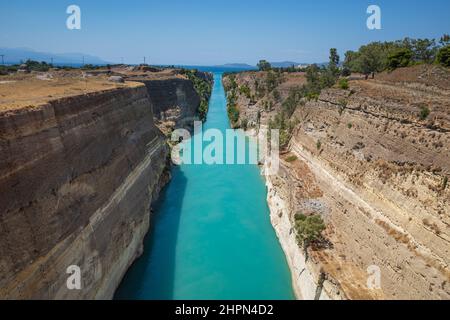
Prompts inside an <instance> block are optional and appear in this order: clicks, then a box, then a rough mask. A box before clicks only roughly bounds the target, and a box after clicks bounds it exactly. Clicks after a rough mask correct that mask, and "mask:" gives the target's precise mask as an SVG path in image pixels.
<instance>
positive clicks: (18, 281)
mask: <svg viewBox="0 0 450 320" xmlns="http://www.w3.org/2000/svg"><path fill="white" fill-rule="evenodd" d="M0 149H1V152H0V194H1V197H0V297H2V298H20V299H24V298H38V299H54V298H57V299H60V298H62V299H65V298H76V299H80V298H83V299H87V298H89V299H90V298H101V299H104V298H106V299H109V298H111V297H112V296H113V294H114V290H115V289H116V287H117V286H118V284H119V282H120V280H121V278H122V276H123V274H124V273H125V271H126V270H127V268H128V267H129V265H130V264H131V263H132V261H133V260H134V259H135V258H136V257H137V256H138V255H139V254H140V252H141V246H142V240H143V238H144V235H145V234H146V232H147V230H148V226H149V220H150V204H151V202H152V200H154V199H155V197H156V196H157V194H158V192H159V190H160V189H161V187H162V186H163V185H164V183H165V182H167V180H168V173H167V172H166V164H167V163H166V159H167V155H168V152H169V150H168V147H167V145H166V142H165V137H164V136H163V134H162V133H161V132H160V130H159V129H158V128H157V127H156V126H155V125H154V122H153V114H152V106H151V104H150V100H149V98H148V94H147V91H146V89H145V87H144V86H138V87H135V88H123V89H113V90H109V91H106V92H96V93H90V94H87V95H81V96H75V97H68V98H62V99H59V100H56V101H51V102H49V103H47V104H44V105H42V106H38V107H34V108H21V109H18V110H13V111H10V112H3V113H1V114H0ZM70 265H77V266H79V267H80V269H81V283H82V288H81V290H68V289H67V287H66V280H67V278H68V276H69V274H67V273H66V270H67V268H68V267H69V266H70Z"/></svg>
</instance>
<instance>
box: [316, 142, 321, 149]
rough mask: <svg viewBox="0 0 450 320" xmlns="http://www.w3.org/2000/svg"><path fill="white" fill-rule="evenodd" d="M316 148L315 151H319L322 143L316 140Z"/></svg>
mask: <svg viewBox="0 0 450 320" xmlns="http://www.w3.org/2000/svg"><path fill="white" fill-rule="evenodd" d="M316 148H317V150H320V149H321V148H322V142H320V140H317V143H316Z"/></svg>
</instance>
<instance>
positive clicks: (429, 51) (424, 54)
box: [411, 39, 436, 63]
mask: <svg viewBox="0 0 450 320" xmlns="http://www.w3.org/2000/svg"><path fill="white" fill-rule="evenodd" d="M411 44H412V52H413V59H414V60H415V61H422V62H426V63H430V62H432V61H433V60H434V57H435V55H436V42H435V41H434V39H417V40H412V41H411Z"/></svg>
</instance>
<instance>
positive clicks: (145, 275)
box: [114, 167, 187, 300]
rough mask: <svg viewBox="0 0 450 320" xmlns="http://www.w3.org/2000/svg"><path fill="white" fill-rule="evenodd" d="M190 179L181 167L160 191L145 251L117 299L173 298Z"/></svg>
mask: <svg viewBox="0 0 450 320" xmlns="http://www.w3.org/2000/svg"><path fill="white" fill-rule="evenodd" d="M186 184H187V179H186V177H185V175H184V174H183V172H182V171H181V169H180V168H179V167H173V168H172V180H171V181H170V182H169V184H168V185H167V186H166V187H165V188H164V189H163V190H162V191H161V194H160V196H159V199H158V200H157V201H156V203H155V204H154V206H153V208H154V210H153V214H152V215H151V217H150V229H149V232H148V233H147V235H146V237H145V239H144V253H143V254H142V256H141V257H140V258H139V259H137V260H136V261H135V262H134V263H133V265H132V266H131V267H130V269H129V270H128V272H127V273H126V274H125V276H124V278H123V280H122V282H121V284H120V286H119V288H118V289H117V290H116V293H115V295H114V299H119V300H120V299H122V300H125V299H149V300H166V299H167V300H170V299H173V298H174V296H173V293H174V292H173V289H174V276H175V267H176V247H177V238H178V227H179V223H180V214H181V206H182V203H183V197H184V194H185V190H186Z"/></svg>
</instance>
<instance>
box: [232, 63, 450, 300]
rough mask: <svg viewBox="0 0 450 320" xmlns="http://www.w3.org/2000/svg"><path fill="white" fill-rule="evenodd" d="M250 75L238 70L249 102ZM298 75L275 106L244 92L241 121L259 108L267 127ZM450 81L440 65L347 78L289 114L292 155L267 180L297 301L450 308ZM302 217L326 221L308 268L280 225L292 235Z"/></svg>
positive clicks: (291, 77) (285, 84)
mask: <svg viewBox="0 0 450 320" xmlns="http://www.w3.org/2000/svg"><path fill="white" fill-rule="evenodd" d="M252 77H254V78H256V79H258V75H257V74H256V75H255V74H251V73H244V74H242V75H238V76H237V77H236V81H237V83H238V84H239V85H242V84H244V83H245V84H247V86H249V87H250V88H252V89H253V91H252V92H254V93H255V91H254V88H255V85H254V82H252V80H251V79H252ZM294 77H299V75H298V74H294V75H289V74H284V79H282V81H281V84H279V85H278V87H277V88H278V91H279V93H280V96H281V97H280V99H279V102H276V101H273V104H272V107H271V108H267V107H265V106H267V105H268V104H267V103H266V102H265V100H269V99H272V97H270V96H269V95H267V94H265V95H264V97H261V98H260V99H257V101H255V102H256V103H255V102H253V103H249V102H248V100H247V98H246V97H242V95H240V96H239V97H238V106H239V108H240V113H241V115H242V116H244V117H247V118H248V119H249V120H252V119H254V114H255V109H256V110H257V111H258V110H259V112H260V113H261V114H260V116H259V118H260V120H259V123H257V122H256V121H255V123H256V126H257V127H259V126H263V125H267V123H268V121H269V119H271V118H272V117H273V116H274V115H275V114H276V113H278V112H280V110H281V108H282V102H283V101H284V100H285V98H286V97H287V95H288V93H287V92H286V87H291V88H292V87H295V86H298V85H301V84H302V80H298V79H294ZM259 79H260V81H261V82H262V81H263V80H264V78H262V79H261V78H259ZM448 79H449V72H448V70H446V69H442V68H436V67H429V66H418V67H413V68H408V69H400V70H397V71H395V72H394V73H392V74H382V75H379V76H377V77H376V78H375V80H368V81H364V80H355V81H350V89H349V90H342V89H338V88H332V89H328V90H324V91H323V92H322V94H321V95H320V97H319V99H318V100H317V101H308V102H305V103H304V104H300V105H299V106H298V107H297V108H296V110H295V112H294V113H293V115H292V117H291V118H290V119H291V120H296V123H297V124H296V126H295V128H294V130H293V132H292V138H291V139H290V142H289V144H288V147H287V152H289V153H288V154H287V155H286V156H283V157H282V162H281V168H280V171H279V173H278V174H277V175H275V176H267V177H266V178H267V181H268V182H267V184H268V187H269V194H268V203H269V205H270V207H271V215H272V222H273V225H274V227H275V230H276V231H277V234H278V235H279V238H280V242H281V243H282V245H283V249H284V250H285V253H286V255H287V257H288V261H289V262H290V265H291V271H292V275H293V280H294V287H295V288H296V289H297V290H296V291H297V295H298V296H299V297H300V298H306V299H312V298H319V297H320V298H326V297H329V298H333V299H338V298H347V299H450V270H449V263H450V260H449V259H450V216H449V212H450V189H449V186H448V185H447V181H448V178H446V177H448V176H449V175H450V161H449V155H450V136H449V126H450V125H449V110H450V91H449V90H450V87H449V85H450V82H449V81H448ZM226 81H227V80H226ZM255 95H256V93H255ZM425 108H426V109H428V110H429V111H430V113H429V115H427V116H426V117H424V115H423V113H422V112H421V111H422V110H424V109H425ZM288 156H290V157H291V158H289V161H288ZM292 156H295V157H297V159H295V160H292V159H293V158H292ZM297 212H302V213H305V214H311V213H314V214H320V215H321V216H322V217H323V218H324V220H325V221H326V223H327V230H326V231H325V237H326V238H327V239H328V240H329V241H330V246H329V247H327V248H323V249H320V250H309V258H308V260H309V261H307V262H306V264H305V262H304V259H303V258H302V257H301V254H302V249H301V248H297V249H295V248H294V246H293V239H292V237H293V235H292V229H291V230H289V232H288V231H287V230H288V229H289V228H288V224H287V222H286V220H285V219H286V217H289V219H288V221H290V223H291V226H292V225H293V223H292V220H293V215H294V214H295V213H297ZM373 266H375V267H377V268H379V270H380V272H381V273H380V276H381V287H380V288H379V289H377V288H372V289H371V288H368V285H367V280H369V273H368V268H370V267H372V268H373ZM300 273H301V274H300ZM305 273H306V275H305ZM321 274H324V275H325V280H324V281H322V287H321V293H320V295H317V294H314V292H316V293H317V292H318V290H317V287H319V285H318V284H319V282H320V275H321ZM322 280H323V279H322ZM325 294H326V295H325Z"/></svg>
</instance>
